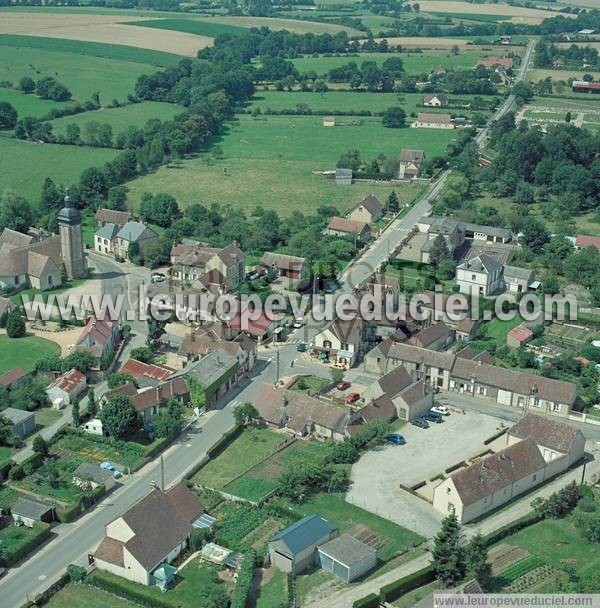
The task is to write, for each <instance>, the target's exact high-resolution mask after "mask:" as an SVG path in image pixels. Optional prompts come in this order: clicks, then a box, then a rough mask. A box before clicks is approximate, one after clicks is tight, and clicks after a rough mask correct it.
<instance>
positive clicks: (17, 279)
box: [15, 274, 19, 285]
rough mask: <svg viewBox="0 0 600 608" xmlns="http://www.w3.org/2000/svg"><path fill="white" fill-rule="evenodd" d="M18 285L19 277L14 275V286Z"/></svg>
mask: <svg viewBox="0 0 600 608" xmlns="http://www.w3.org/2000/svg"><path fill="white" fill-rule="evenodd" d="M18 284H19V275H18V274H17V275H15V285H18Z"/></svg>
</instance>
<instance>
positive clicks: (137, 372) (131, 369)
mask: <svg viewBox="0 0 600 608" xmlns="http://www.w3.org/2000/svg"><path fill="white" fill-rule="evenodd" d="M121 372H123V373H124V374H129V375H130V376H131V377H132V378H134V379H135V378H141V377H142V376H147V377H148V378H152V379H153V380H158V381H159V382H161V381H163V380H166V379H167V378H169V377H170V376H171V374H173V373H174V372H175V370H174V369H172V368H170V367H167V366H166V365H157V364H155V363H144V362H143V361H138V360H137V359H128V360H127V361H126V363H125V365H123V367H122V368H121Z"/></svg>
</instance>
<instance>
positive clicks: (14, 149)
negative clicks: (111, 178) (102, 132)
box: [0, 137, 119, 205]
mask: <svg viewBox="0 0 600 608" xmlns="http://www.w3.org/2000/svg"><path fill="white" fill-rule="evenodd" d="M118 153H119V151H118V150H112V149H106V148H105V149H102V148H88V147H85V146H59V145H54V144H36V143H33V142H29V141H21V140H17V139H8V138H6V137H0V192H3V191H4V190H14V191H15V192H18V193H19V194H20V195H22V196H24V197H25V198H26V199H27V200H29V201H30V202H32V203H33V204H34V205H37V203H38V201H39V197H40V192H41V189H42V184H43V182H44V179H45V178H46V177H48V176H52V179H54V180H55V182H56V183H57V184H68V183H72V182H77V181H78V180H79V176H80V175H81V172H82V171H83V170H84V169H87V168H88V167H96V166H100V165H103V164H104V163H105V162H107V161H109V160H111V159H113V158H114V157H115V156H117V154H118Z"/></svg>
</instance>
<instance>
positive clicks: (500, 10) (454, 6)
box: [419, 0, 574, 24]
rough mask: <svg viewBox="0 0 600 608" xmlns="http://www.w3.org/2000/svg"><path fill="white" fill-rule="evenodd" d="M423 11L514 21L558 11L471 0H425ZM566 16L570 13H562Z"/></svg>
mask: <svg viewBox="0 0 600 608" xmlns="http://www.w3.org/2000/svg"><path fill="white" fill-rule="evenodd" d="M419 5H420V7H421V12H426V13H427V12H432V13H448V14H450V15H451V14H452V13H458V14H461V15H468V14H471V15H487V14H494V15H503V16H507V17H510V18H511V21H512V22H513V23H531V24H535V23H541V22H542V21H543V20H544V19H547V18H549V17H555V16H556V15H557V14H558V13H557V12H556V11H546V10H542V9H539V8H523V7H520V6H511V5H510V4H505V3H498V4H494V5H489V4H472V3H470V2H460V1H456V0H423V1H422V2H420V3H419ZM560 14H561V15H562V14H564V15H565V16H574V15H569V14H568V13H560Z"/></svg>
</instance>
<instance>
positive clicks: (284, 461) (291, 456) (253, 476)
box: [224, 440, 330, 501]
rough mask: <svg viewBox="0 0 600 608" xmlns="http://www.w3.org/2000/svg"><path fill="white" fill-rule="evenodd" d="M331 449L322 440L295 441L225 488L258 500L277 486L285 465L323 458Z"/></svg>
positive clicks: (232, 492) (233, 492) (243, 496)
mask: <svg viewBox="0 0 600 608" xmlns="http://www.w3.org/2000/svg"><path fill="white" fill-rule="evenodd" d="M329 449H330V447H329V445H328V444H326V443H323V442H320V441H301V440H299V441H295V442H294V443H292V444H290V445H289V446H288V447H287V448H285V449H284V450H281V451H280V452H277V453H276V454H274V455H273V456H271V457H270V458H268V459H267V460H265V461H263V462H261V463H260V464H258V465H257V466H255V467H253V468H252V469H250V470H249V471H247V472H246V473H245V474H244V475H243V476H242V477H240V478H239V479H237V480H235V481H234V482H232V483H230V484H227V485H226V486H225V487H224V490H225V491H226V492H228V493H230V494H235V495H236V496H241V497H242V498H247V499H248V500H254V501H258V500H260V499H261V498H264V497H265V496H266V495H267V494H268V493H269V492H272V491H273V490H275V489H276V488H277V479H278V477H279V475H280V473H281V472H282V470H283V469H284V468H285V467H287V466H293V465H294V464H296V463H303V462H314V461H317V460H321V459H322V458H323V457H324V456H325V455H326V454H327V452H328V451H329Z"/></svg>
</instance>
